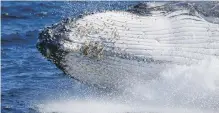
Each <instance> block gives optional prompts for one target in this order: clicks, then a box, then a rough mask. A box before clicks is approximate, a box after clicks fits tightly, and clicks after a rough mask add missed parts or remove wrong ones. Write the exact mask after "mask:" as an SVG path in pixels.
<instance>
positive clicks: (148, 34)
mask: <svg viewBox="0 0 219 113" xmlns="http://www.w3.org/2000/svg"><path fill="white" fill-rule="evenodd" d="M178 4H179V3H178ZM183 4H184V5H180V6H178V5H176V4H174V5H173V4H168V3H165V4H162V5H160V4H159V5H156V4H155V5H150V4H146V3H145V4H139V5H136V6H134V7H133V8H132V9H130V10H128V11H105V12H99V13H93V14H88V15H84V16H82V17H80V18H77V19H71V18H68V19H66V20H63V21H62V22H60V23H58V24H54V25H53V26H51V27H47V28H45V29H44V30H43V31H42V32H41V33H40V35H39V40H38V43H37V47H38V49H39V50H40V51H41V53H42V54H43V55H44V56H46V57H47V58H48V59H50V60H51V61H52V62H53V63H55V64H56V65H57V67H59V68H60V69H61V70H62V71H64V72H65V73H66V74H68V75H70V76H71V77H73V78H75V79H77V80H79V81H82V82H84V83H88V84H91V85H96V86H98V87H101V88H122V87H124V86H127V85H128V86H131V85H132V84H134V83H136V82H144V81H145V80H151V79H156V78H159V73H161V72H162V71H163V70H164V69H166V68H170V67H171V66H173V65H191V64H197V63H199V62H200V61H201V60H203V59H206V58H208V57H216V58H218V57H219V24H218V22H217V20H216V19H215V18H216V17H215V18H214V19H212V18H213V17H212V15H210V13H206V12H207V11H202V13H201V12H200V11H201V10H197V9H198V7H200V6H202V5H203V4H202V5H196V4H195V5H193V6H194V7H195V6H196V8H191V6H190V5H189V3H183ZM197 4H198V3H197ZM206 14H209V15H210V16H209V15H208V16H206ZM210 17H211V18H210Z"/></svg>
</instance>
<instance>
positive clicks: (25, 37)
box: [1, 30, 39, 46]
mask: <svg viewBox="0 0 219 113" xmlns="http://www.w3.org/2000/svg"><path fill="white" fill-rule="evenodd" d="M38 33H39V31H38V30H34V31H27V32H25V33H13V34H4V33H2V34H1V44H2V45H3V46H4V45H8V44H34V43H36V42H37V36H38ZM30 42H31V43H30Z"/></svg>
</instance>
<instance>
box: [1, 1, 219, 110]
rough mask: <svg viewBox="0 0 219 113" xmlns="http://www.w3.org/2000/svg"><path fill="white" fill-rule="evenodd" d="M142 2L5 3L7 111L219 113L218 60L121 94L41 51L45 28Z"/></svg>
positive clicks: (3, 34)
mask: <svg viewBox="0 0 219 113" xmlns="http://www.w3.org/2000/svg"><path fill="white" fill-rule="evenodd" d="M137 3H139V2H86V1H85V2H10V1H9V2H1V79H2V82H1V111H2V113H56V112H58V113H74V112H76V113H106V112H107V113H127V112H136V113H142V112H146V113H218V111H219V75H218V73H219V72H218V69H219V59H218V58H209V59H206V60H204V61H202V62H200V63H199V64H196V65H191V66H186V65H182V66H175V67H173V68H170V69H168V70H164V72H162V73H161V78H160V79H158V80H151V81H148V82H147V83H144V84H139V85H136V86H135V87H133V88H130V89H129V88H127V91H126V92H125V93H123V94H117V93H119V92H117V93H112V92H110V91H106V90H104V89H98V88H95V87H92V86H88V85H86V84H82V83H80V82H78V81H76V80H74V79H72V78H70V77H69V76H67V75H65V74H64V73H63V72H62V71H60V70H59V69H58V68H57V67H56V66H55V65H54V64H52V63H51V62H49V61H47V59H45V58H44V57H43V56H42V55H41V53H40V52H39V51H38V50H37V49H36V42H37V38H38V33H39V32H40V31H41V30H42V29H43V28H44V27H45V26H50V25H52V24H53V23H57V22H59V21H60V20H62V19H63V18H67V17H78V16H79V15H81V14H84V13H87V12H100V11H105V10H126V9H128V8H129V7H130V6H133V5H135V4H137Z"/></svg>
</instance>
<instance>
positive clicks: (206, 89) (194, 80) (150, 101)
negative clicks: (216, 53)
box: [38, 58, 219, 113]
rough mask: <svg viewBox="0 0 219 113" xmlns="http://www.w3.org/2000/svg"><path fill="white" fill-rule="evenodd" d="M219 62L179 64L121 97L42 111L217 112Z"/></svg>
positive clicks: (49, 104) (51, 104) (62, 103)
mask: <svg viewBox="0 0 219 113" xmlns="http://www.w3.org/2000/svg"><path fill="white" fill-rule="evenodd" d="M218 69H219V59H218V58H209V59H205V60H203V61H201V62H200V63H199V64H194V65H191V66H186V65H180V66H179V65H175V66H173V67H172V68H169V69H166V70H164V71H163V72H162V73H161V77H160V78H159V79H154V80H151V81H145V82H144V83H142V82H140V83H135V85H133V87H131V88H130V87H129V88H127V89H126V91H125V92H124V93H123V94H121V95H116V96H114V97H112V95H111V96H110V97H109V96H105V97H101V98H99V99H97V98H95V99H94V98H90V99H84V100H83V99H70V100H69V99H68V100H66V99H63V100H62V99H61V100H47V101H45V102H44V103H41V104H39V105H38V108H39V111H40V112H45V113H51V112H60V113H126V112H134V113H136V112H137V113H138V112H141V113H142V112H146V113H151V112H153V113H154V112H155V113H156V112H158V113H176V112H177V113H217V111H218V110H219V73H218Z"/></svg>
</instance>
